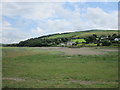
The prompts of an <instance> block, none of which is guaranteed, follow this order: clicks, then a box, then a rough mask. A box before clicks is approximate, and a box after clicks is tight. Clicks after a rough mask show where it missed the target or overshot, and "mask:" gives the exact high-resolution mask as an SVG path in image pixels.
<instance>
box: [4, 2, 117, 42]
mask: <svg viewBox="0 0 120 90" xmlns="http://www.w3.org/2000/svg"><path fill="white" fill-rule="evenodd" d="M63 4H64V3H43V2H40V3H35V2H33V3H7V2H6V3H3V16H8V17H12V18H13V17H20V18H19V19H16V21H15V22H16V23H10V22H8V21H7V20H6V21H4V22H3V24H4V25H3V42H4V43H13V42H19V41H21V40H24V39H26V38H30V37H32V36H34V37H35V36H41V35H45V34H52V33H58V32H71V31H82V30H86V29H117V28H118V24H117V22H118V12H117V11H113V12H106V11H104V10H103V9H101V8H99V7H97V8H91V7H88V8H80V7H79V6H76V4H74V3H72V4H71V5H72V7H73V8H74V10H71V7H69V10H68V9H66V8H64V7H63ZM82 9H84V11H85V12H82ZM11 22H13V21H11ZM31 22H35V23H36V25H33V23H31ZM35 23H34V24H35ZM13 24H15V25H13ZM32 26H34V27H32ZM25 27H27V28H25ZM28 27H29V28H28Z"/></svg>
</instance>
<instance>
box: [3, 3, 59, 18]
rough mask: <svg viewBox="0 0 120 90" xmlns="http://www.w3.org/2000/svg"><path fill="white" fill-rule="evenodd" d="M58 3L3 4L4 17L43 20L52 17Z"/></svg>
mask: <svg viewBox="0 0 120 90" xmlns="http://www.w3.org/2000/svg"><path fill="white" fill-rule="evenodd" d="M59 6H60V5H59V4H56V3H43V2H41V3H37V2H34V3H3V15H4V16H21V17H22V18H25V19H33V20H38V19H39V20H42V19H46V18H49V17H52V16H53V14H54V9H55V8H57V7H59Z"/></svg>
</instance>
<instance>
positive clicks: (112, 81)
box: [2, 47, 118, 88]
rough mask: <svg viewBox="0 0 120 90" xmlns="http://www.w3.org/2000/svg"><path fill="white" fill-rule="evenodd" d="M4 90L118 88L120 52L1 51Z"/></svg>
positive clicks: (102, 50)
mask: <svg viewBox="0 0 120 90" xmlns="http://www.w3.org/2000/svg"><path fill="white" fill-rule="evenodd" d="M2 51H3V52H2V55H3V57H2V66H3V67H2V69H3V77H2V80H3V82H2V83H3V88H4V87H6V88H116V87H118V50H117V48H105V47H102V48H100V47H97V48H96V47H93V48H85V47H84V48H65V47H34V48H33V47H2Z"/></svg>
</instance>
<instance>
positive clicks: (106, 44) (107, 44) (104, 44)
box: [102, 41, 111, 46]
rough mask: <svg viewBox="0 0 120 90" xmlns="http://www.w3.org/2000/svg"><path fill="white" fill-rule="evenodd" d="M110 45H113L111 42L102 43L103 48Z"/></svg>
mask: <svg viewBox="0 0 120 90" xmlns="http://www.w3.org/2000/svg"><path fill="white" fill-rule="evenodd" d="M110 45H111V42H109V41H103V42H102V46H110Z"/></svg>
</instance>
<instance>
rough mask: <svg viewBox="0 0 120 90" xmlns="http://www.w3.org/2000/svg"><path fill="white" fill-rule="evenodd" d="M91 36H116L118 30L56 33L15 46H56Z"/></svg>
mask: <svg viewBox="0 0 120 90" xmlns="http://www.w3.org/2000/svg"><path fill="white" fill-rule="evenodd" d="M93 34H95V35H97V37H101V36H109V35H110V36H112V35H113V34H116V35H118V30H88V31H77V32H68V33H56V34H51V35H45V36H41V37H37V38H30V39H28V40H25V41H21V42H19V43H18V44H17V46H29V47H41V46H57V45H59V44H60V43H66V42H68V41H73V39H74V41H76V40H75V39H85V38H87V37H90V36H91V35H93ZM15 45H16V44H13V46H15ZM8 46H9V45H8Z"/></svg>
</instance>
